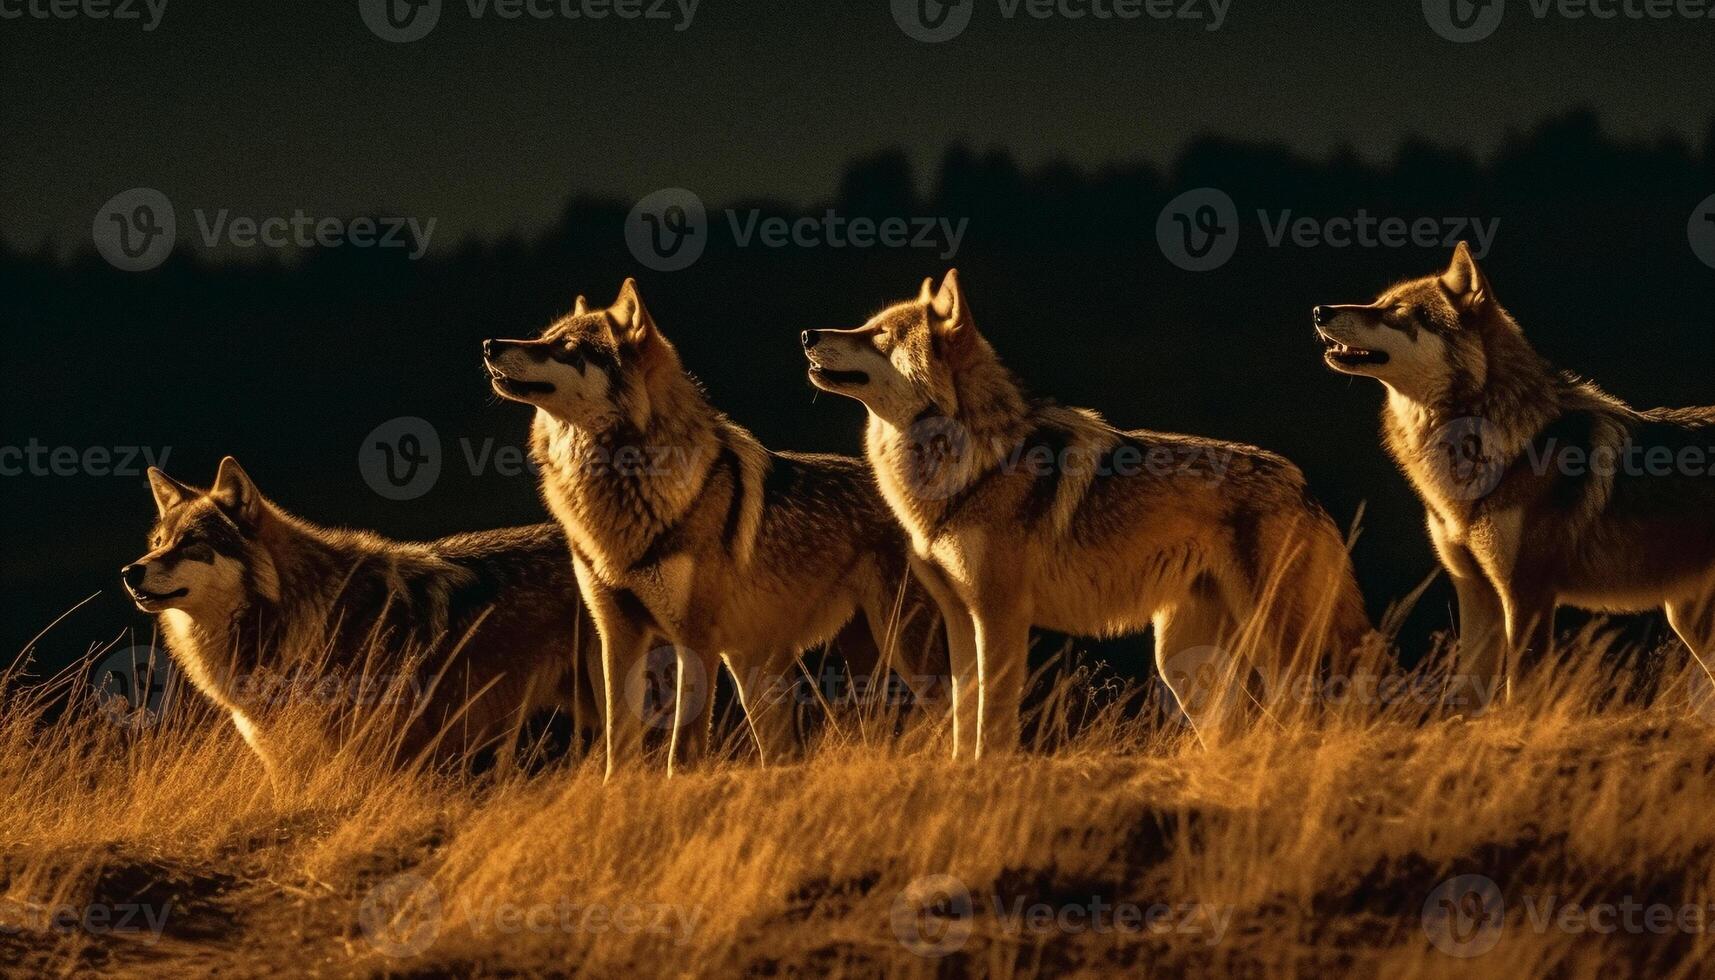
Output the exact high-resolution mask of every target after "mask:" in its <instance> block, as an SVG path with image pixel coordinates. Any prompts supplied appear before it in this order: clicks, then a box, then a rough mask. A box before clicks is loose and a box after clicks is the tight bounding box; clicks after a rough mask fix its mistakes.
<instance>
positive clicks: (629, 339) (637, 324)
mask: <svg viewBox="0 0 1715 980" xmlns="http://www.w3.org/2000/svg"><path fill="white" fill-rule="evenodd" d="M607 313H608V316H610V317H612V318H613V322H614V333H615V334H617V335H618V337H619V340H620V341H621V342H622V343H627V344H632V345H637V346H640V345H642V344H643V343H644V342H645V341H647V340H649V339H650V338H651V337H654V336H655V335H656V332H655V321H654V320H653V319H652V318H651V317H650V316H649V311H648V310H647V309H645V308H644V306H643V297H641V296H639V295H638V294H637V280H635V279H627V280H625V283H624V285H622V286H620V287H619V298H618V299H616V300H614V301H613V305H612V306H610V307H608V308H607Z"/></svg>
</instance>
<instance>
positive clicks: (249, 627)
mask: <svg viewBox="0 0 1715 980" xmlns="http://www.w3.org/2000/svg"><path fill="white" fill-rule="evenodd" d="M149 483H150V486H151V487H152V488H153V490H154V494H155V506H156V509H157V511H158V514H159V516H158V518H157V520H156V523H155V528H154V531H153V532H152V533H151V534H150V536H149V552H148V554H145V555H144V556H143V557H141V558H139V559H137V561H136V562H135V563H133V564H131V565H127V566H126V567H125V568H124V569H123V570H122V572H121V576H122V577H123V579H124V582H125V588H126V590H127V591H129V592H130V594H131V597H132V599H133V600H134V601H135V602H136V604H137V607H138V608H139V609H141V610H143V611H144V612H149V613H157V614H159V617H160V623H161V627H162V631H163V633H165V635H166V639H167V648H168V653H169V655H170V656H171V657H172V658H173V659H174V661H176V662H177V663H178V664H179V666H180V668H181V669H182V670H183V671H184V673H185V675H186V676H187V677H188V678H189V679H190V681H191V683H193V684H194V685H195V686H196V687H197V689H198V690H200V691H201V692H202V693H203V694H205V695H207V696H208V697H209V698H210V699H211V700H213V701H214V702H215V703H216V704H217V705H219V706H220V707H221V708H222V709H224V710H225V711H227V712H228V713H230V714H231V716H232V720H233V723H234V724H235V725H236V726H237V727H238V731H239V733H240V734H242V735H243V736H244V739H245V741H247V742H248V743H249V744H250V746H251V748H252V749H254V750H255V751H256V753H257V754H258V755H260V756H261V757H262V760H263V763H264V764H265V765H266V766H267V767H268V769H269V772H270V775H271V776H274V777H275V778H276V780H278V777H279V776H280V775H281V763H282V762H284V761H286V760H285V759H284V756H285V755H287V754H288V753H287V752H286V751H285V750H286V749H288V748H294V746H286V745H280V744H275V743H274V742H273V740H271V739H270V730H269V720H270V715H271V714H272V713H273V712H274V711H275V710H276V709H278V708H280V707H282V706H283V705H282V702H283V701H284V700H285V699H286V698H288V697H316V698H323V699H325V698H326V697H327V696H328V694H329V691H330V690H337V691H339V692H340V694H341V696H342V697H344V696H346V695H349V696H350V699H351V701H352V702H353V703H359V704H361V703H372V704H377V705H378V706H381V707H385V706H392V707H395V708H399V709H401V710H400V712H399V717H398V718H397V719H387V720H388V721H394V720H397V721H398V722H399V723H400V724H401V725H402V728H401V730H400V731H398V732H396V733H393V734H395V735H396V736H397V738H398V744H397V751H398V754H399V756H400V757H401V758H404V759H409V758H411V757H414V756H415V755H416V754H417V753H419V752H423V751H424V750H428V751H430V752H431V753H433V754H434V755H435V756H437V757H442V758H445V757H448V756H449V755H452V754H454V753H463V752H468V751H474V750H477V749H482V748H488V747H495V748H499V749H501V750H502V751H505V750H509V749H510V744H505V745H502V744H499V743H500V740H502V739H507V738H510V737H513V736H515V735H516V733H517V730H518V727H519V725H521V724H522V722H523V721H524V719H525V718H526V717H528V716H529V715H530V714H531V713H533V712H535V711H536V710H538V709H543V708H559V709H562V710H564V711H566V712H567V713H568V714H569V715H570V716H571V717H572V719H573V723H574V727H575V728H588V729H593V728H594V722H595V705H594V704H593V700H592V699H591V697H590V695H589V691H590V685H589V684H588V683H581V684H580V683H578V682H577V676H576V675H577V670H578V668H577V664H578V663H579V661H580V659H581V660H582V661H583V662H584V663H586V664H587V663H589V662H590V660H592V659H593V654H594V653H595V650H594V637H593V631H592V630H590V629H589V628H588V624H587V622H586V621H585V616H584V612H583V608H582V605H581V604H580V603H579V601H578V596H577V586H576V583H575V582H574V581H573V579H572V575H571V572H570V570H568V569H567V568H566V567H565V565H566V562H565V547H566V544H565V537H564V535H562V534H561V533H560V530H559V528H558V527H556V526H554V525H552V524H539V525H536V526H534V527H519V528H507V529H503V530H497V531H482V532H477V533H474V534H460V535H455V536H453V537H450V538H442V539H440V540H438V541H430V542H427V543H423V544H417V543H406V542H400V541H390V540H388V539H386V538H382V537H380V536H378V535H374V534H370V533H367V532H363V531H348V530H329V529H326V528H320V527H316V526H315V525H312V524H310V523H308V522H306V521H303V520H300V519H298V518H296V517H293V516H292V515H290V514H288V513H286V512H285V511H284V510H282V509H280V508H279V507H278V506H277V505H275V504H274V503H273V502H271V501H269V500H267V499H266V498H264V497H263V496H262V494H261V492H260V491H258V490H257V489H256V485H255V484H254V483H252V482H251V480H250V477H249V476H248V475H246V474H245V472H244V470H243V469H241V468H240V467H239V465H238V462H237V461H236V460H234V459H233V458H232V457H230V456H228V457H227V458H226V459H224V460H222V461H221V463H220V471H219V473H218V475H217V476H216V477H215V481H214V486H213V487H211V488H210V489H208V490H206V491H204V490H198V489H195V488H192V487H189V486H186V485H185V484H182V483H180V482H178V481H177V480H174V479H173V478H172V477H169V476H167V474H165V473H163V472H161V471H160V470H158V469H154V468H153V467H151V468H150V470H149ZM330 685H331V686H330ZM332 720H335V721H336V722H338V723H340V724H345V722H344V721H339V719H338V718H337V716H336V718H335V719H332ZM353 727H356V726H353Z"/></svg>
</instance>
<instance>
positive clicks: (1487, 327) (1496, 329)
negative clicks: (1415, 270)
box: [1312, 242, 1522, 404]
mask: <svg viewBox="0 0 1715 980" xmlns="http://www.w3.org/2000/svg"><path fill="white" fill-rule="evenodd" d="M1312 318H1313V319H1314V321H1315V324H1316V333H1317V335H1318V336H1319V337H1320V338H1321V340H1322V342H1323V344H1324V346H1325V350H1324V352H1323V355H1322V359H1323V360H1324V361H1325V362H1327V364H1328V366H1329V367H1331V368H1333V369H1334V370H1336V371H1339V372H1342V373H1344V374H1358V375H1367V376H1369V377H1372V378H1376V379H1378V380H1380V381H1381V382H1382V383H1383V384H1385V385H1387V386H1388V387H1389V388H1391V389H1393V390H1394V391H1395V392H1397V393H1399V394H1400V395H1403V396H1405V397H1406V398H1409V399H1411V400H1413V401H1416V402H1419V403H1423V404H1428V403H1431V402H1434V401H1436V400H1437V399H1440V398H1443V397H1445V396H1447V395H1448V394H1449V393H1450V392H1455V391H1457V390H1459V389H1473V390H1481V389H1482V388H1483V387H1484V385H1485V383H1486V382H1487V380H1488V377H1489V374H1490V371H1491V369H1492V367H1493V366H1494V363H1495V361H1496V359H1497V358H1496V355H1497V354H1498V353H1499V352H1500V351H1501V350H1502V349H1505V350H1509V351H1510V350H1511V349H1513V348H1516V347H1518V346H1519V345H1520V344H1521V343H1522V335H1521V334H1520V332H1519V328H1518V325H1517V324H1516V323H1514V322H1513V320H1512V318H1511V317H1510V316H1508V315H1507V313H1506V311H1505V310H1503V309H1501V306H1500V304H1499V303H1497V302H1495V295H1494V292H1493V290H1491V289H1490V288H1489V281H1488V279H1487V278H1485V277H1484V275H1483V272H1482V270H1481V269H1479V268H1477V261H1476V259H1474V258H1472V257H1471V250H1470V249H1469V248H1468V247H1466V245H1465V243H1464V242H1460V243H1459V245H1458V247H1457V248H1456V249H1454V251H1453V261H1452V263H1451V264H1450V265H1449V266H1448V267H1447V271H1445V272H1443V273H1441V274H1440V275H1432V276H1425V277H1424V278H1422V279H1413V280H1411V281H1409V282H1404V283H1401V284H1399V285H1397V286H1395V287H1393V288H1392V289H1389V290H1388V291H1386V292H1384V293H1382V294H1381V296H1380V297H1379V298H1377V299H1376V300H1375V301H1374V302H1371V303H1367V304H1363V305H1345V306H1318V307H1316V309H1315V310H1314V311H1313V313H1312Z"/></svg>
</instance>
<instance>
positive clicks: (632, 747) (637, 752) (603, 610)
mask: <svg viewBox="0 0 1715 980" xmlns="http://www.w3.org/2000/svg"><path fill="white" fill-rule="evenodd" d="M585 600H586V601H587V602H588V603H589V607H590V614H591V618H593V619H594V620H595V624H596V632H598V633H600V634H601V686H600V687H599V688H598V689H597V691H596V695H597V697H596V700H597V701H598V702H599V703H600V704H601V711H602V729H603V731H604V733H605V735H606V737H605V742H606V748H607V770H606V771H607V778H609V779H612V778H613V774H614V773H615V772H617V771H618V770H619V769H620V768H622V767H625V766H628V765H632V764H634V763H636V762H639V761H641V759H642V758H643V712H644V709H645V705H643V704H641V703H639V704H632V703H630V702H631V700H632V699H633V694H635V695H636V696H638V697H640V696H641V695H642V694H643V692H642V691H641V690H638V691H636V692H628V691H627V689H626V688H627V685H626V681H627V680H628V679H630V677H631V674H632V672H633V671H634V670H636V669H639V668H641V667H642V666H643V659H644V657H645V656H646V655H647V654H648V652H649V637H650V633H649V630H648V629H646V628H644V627H643V625H642V624H640V623H638V622H636V621H635V619H634V618H633V617H631V616H628V615H626V613H625V611H624V610H622V609H621V608H620V606H619V603H618V602H617V601H615V599H614V597H613V596H612V595H610V594H607V593H604V592H595V593H593V594H590V593H586V595H585Z"/></svg>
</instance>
